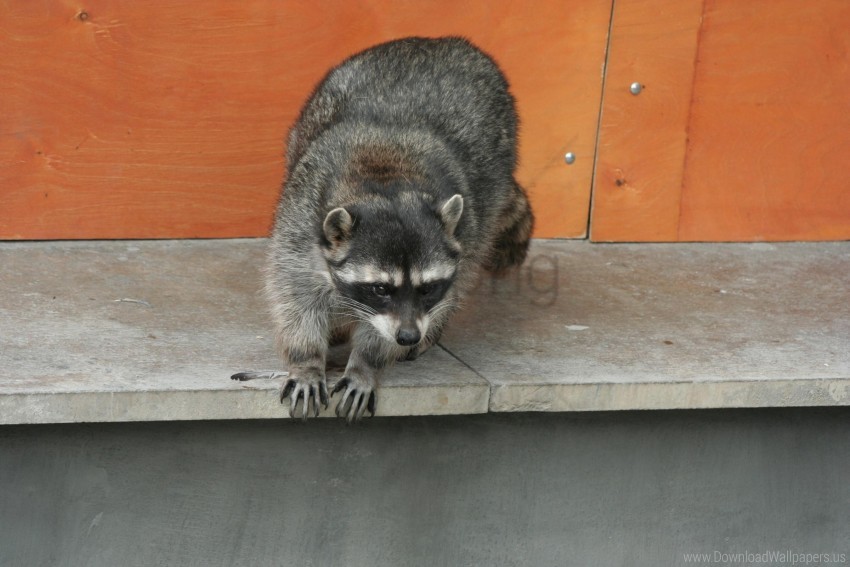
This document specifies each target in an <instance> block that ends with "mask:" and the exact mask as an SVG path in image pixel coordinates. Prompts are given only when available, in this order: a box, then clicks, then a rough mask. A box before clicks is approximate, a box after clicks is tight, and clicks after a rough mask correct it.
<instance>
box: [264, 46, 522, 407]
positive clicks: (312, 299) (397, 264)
mask: <svg viewBox="0 0 850 567" xmlns="http://www.w3.org/2000/svg"><path fill="white" fill-rule="evenodd" d="M516 130H517V118H516V112H515V110H514V102H513V98H512V97H511V95H510V94H509V92H508V85H507V82H506V81H505V79H504V77H503V75H502V74H501V72H500V71H499V69H498V67H497V66H496V64H495V63H494V62H493V61H492V60H491V59H490V58H489V57H488V56H487V55H485V54H484V53H483V52H481V51H480V50H478V49H477V48H476V47H474V46H473V45H472V44H470V43H469V42H468V41H466V40H465V39H462V38H442V39H423V38H408V39H402V40H398V41H393V42H389V43H385V44H381V45H378V46H375V47H373V48H371V49H368V50H366V51H364V52H362V53H359V54H357V55H354V56H353V57H351V58H349V59H347V60H346V61H344V62H343V63H341V64H340V65H338V66H337V67H335V68H334V69H332V70H331V71H330V72H329V73H328V75H327V76H326V77H325V78H324V80H323V81H322V82H321V83H320V84H319V85H318V87H317V88H316V90H315V91H314V92H313V94H312V95H311V97H310V99H309V100H308V101H307V103H306V105H305V106H304V108H303V110H302V111H301V115H300V116H299V118H298V120H297V121H296V123H295V125H294V126H293V128H292V130H291V131H290V134H289V143H288V148H287V176H286V180H285V183H284V189H283V194H282V196H281V199H280V203H279V206H278V209H277V217H276V222H275V225H274V230H273V233H272V237H271V244H270V248H269V254H268V264H267V266H266V286H265V292H266V296H267V299H268V301H269V304H270V306H271V313H272V317H273V320H274V323H275V327H276V338H277V346H278V349H279V350H280V353H281V356H282V357H283V360H284V362H285V363H286V365H287V367H288V370H289V372H290V374H289V377H288V379H287V381H286V383H285V385H284V388H283V390H282V392H281V398H282V400H283V398H285V397H290V398H291V402H290V403H291V406H290V408H291V414H292V415H295V414H296V413H297V411H296V405H297V403H298V402H299V400H300V401H301V403H302V411H301V415H302V416H304V417H306V416H307V414H308V412H309V410H310V408H311V404H312V408H313V410H314V411H313V412H310V413H314V412H317V411H318V405H319V403H322V404H324V405H327V400H326V396H325V395H324V393H325V392H327V387H326V382H325V358H326V356H327V351H328V344H329V342H331V341H333V342H339V340H340V339H341V338H342V339H344V338H346V337H348V338H349V339H350V341H351V343H352V354H351V356H350V358H349V361H348V365H347V367H346V370H345V374H344V377H343V379H342V380H340V382H339V383H337V384H336V386H335V387H334V389H333V391H331V395H333V394H334V393H335V392H342V396H341V399H340V402H339V404H338V406H337V414H338V415H341V416H345V417H347V418H348V420H349V421H351V420H356V419H359V418H360V417H362V416H363V414H364V412H365V411H366V410H367V409H368V410H370V411H371V413H373V414H374V409H375V389H376V387H377V383H378V380H379V378H380V375H381V373H382V372H383V370H384V369H385V368H386V367H388V366H390V365H391V364H392V363H393V362H395V361H396V360H403V359H406V358H413V357H415V356H417V355H418V354H419V353H421V352H423V351H424V350H426V349H427V348H428V347H430V346H431V345H433V344H434V343H435V342H436V341H437V340H438V339H439V337H440V334H441V332H442V328H443V325H444V324H445V323H446V321H447V320H448V319H449V317H450V315H451V314H452V312H453V311H454V310H455V309H456V308H457V306H458V304H459V301H460V299H461V298H462V296H463V294H464V292H466V291H467V290H468V289H469V287H470V286H471V284H472V282H473V281H474V280H475V276H476V273H477V270H478V268H479V267H482V266H483V267H484V268H486V269H488V270H490V271H493V272H501V271H503V270H505V269H508V268H510V267H511V266H514V265H518V264H520V263H521V262H522V261H523V259H524V257H525V253H526V250H527V247H528V238H529V236H530V234H531V229H532V225H533V216H532V213H531V209H530V208H529V206H528V201H527V199H526V196H525V193H524V192H523V190H522V189H521V188H520V186H519V185H518V184H517V183H516V181H515V180H514V177H513V175H514V169H515V167H516ZM446 266H448V267H449V268H451V267H454V268H455V270H454V271H452V270H450V269H446ZM429 268H432V269H431V271H430V273H449V274H453V275H452V279H451V281H447V282H446V283H445V285H444V286H442V287H440V286H437V287H438V288H437V289H435V287H434V286H432V287H430V288H428V287H426V286H423V287H422V288H418V287H414V286H415V285H418V284H419V282H418V281H417V282H416V284H411V283H410V274H411V273H412V272H415V273H416V274H421V273H423V272H426V271H428V269H429ZM336 270H346V271H345V274H346V276H347V280H346V281H345V282H343V281H342V279H341V278H335V277H334V273H335V271H336ZM399 270H403V271H404V274H405V282H406V283H405V286H404V287H403V288H398V289H392V290H391V292H392V293H391V295H390V296H383V295H382V294H383V292H385V291H387V290H386V287H384V288H381V287H374V285H373V287H371V288H369V287H366V284H365V283H364V284H362V285H359V286H358V285H353V286H352V285H349V284H350V283H351V282H350V280H351V278H352V277H353V276H352V274H358V273H361V272H362V273H367V274H371V275H372V276H373V278H372V280H371V281H383V280H382V278H383V279H387V278H389V279H388V280H387V281H393V280H392V276H391V275H390V276H387V274H393V273H395V274H397V273H398V272H399ZM376 274H377V275H376ZM381 274H383V275H381ZM414 278H417V276H414ZM364 290H366V291H364ZM369 290H371V291H369ZM355 291H356V293H355ZM437 293H439V294H440V297H439V301H437V299H436V298H437V295H436V294H437ZM364 294H365V295H364ZM370 294H374V295H370ZM434 301H437V302H436V304H433V305H432V303H433V302H434ZM379 318H380V322H381V324H382V325H384V331H385V332H384V335H382V334H380V333H379V332H378V329H377V328H376V327H375V326H374V325H372V324H370V323H369V321H373V322H375V321H378V319H379ZM423 321H428V326H427V329H426V330H425V333H424V335H421V333H420V329H421V326H422V322H423ZM388 325H393V329H395V325H397V326H398V331H397V335H396V336H397V339H398V340H397V342H392V341H390V340H387V338H386V330H387V326H388ZM413 341H415V342H413ZM402 343H403V344H402Z"/></svg>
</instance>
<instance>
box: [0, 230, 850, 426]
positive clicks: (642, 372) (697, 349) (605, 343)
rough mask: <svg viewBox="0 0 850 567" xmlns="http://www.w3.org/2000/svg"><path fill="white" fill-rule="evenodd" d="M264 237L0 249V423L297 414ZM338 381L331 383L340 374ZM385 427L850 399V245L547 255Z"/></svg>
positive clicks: (396, 376)
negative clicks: (281, 380)
mask: <svg viewBox="0 0 850 567" xmlns="http://www.w3.org/2000/svg"><path fill="white" fill-rule="evenodd" d="M264 246H265V242H264V241H261V240H230V241H227V240H226V241H148V242H137V241H116V242H43V243H0V265H2V270H0V359H2V361H3V364H2V365H0V423H51V422H75V421H134V420H174V419H236V418H272V417H285V416H286V412H285V411H284V410H283V409H282V408H281V406H280V404H279V403H278V401H277V394H276V390H277V387H278V385H277V384H276V383H269V382H267V383H262V382H258V381H254V382H246V383H236V382H233V381H231V380H229V376H230V374H232V373H234V372H237V371H240V370H251V369H274V368H279V362H278V360H277V357H276V355H275V353H274V350H273V348H272V339H271V329H270V325H269V322H268V319H267V317H266V315H265V306H264V305H263V303H262V301H261V298H260V296H259V287H260V275H259V268H260V265H261V264H262V261H263V260H262V258H263V251H264ZM335 376H338V374H335V375H333V376H332V379H334V378H335ZM378 396H379V406H378V413H379V415H384V416H392V415H423V414H463V413H483V412H488V411H529V410H533V411H573V410H582V411H595V410H619V409H625V410H628V409H683V408H712V407H714V408H719V407H764V406H817V405H847V404H850V242H833V243H830V242H826V243H808V244H794V243H788V244H678V245H594V244H590V243H587V242H569V241H538V242H535V243H534V245H533V247H532V250H531V252H530V255H529V259H528V261H527V263H526V264H525V266H523V268H522V269H521V270H519V271H518V272H516V273H515V274H514V275H512V276H510V277H508V278H506V279H503V280H490V279H486V278H484V279H482V280H481V281H480V282H479V285H478V287H477V288H476V290H475V293H474V294H473V295H472V296H471V297H470V299H469V301H468V305H467V307H466V308H465V309H464V310H463V311H462V312H461V313H459V314H458V316H457V317H456V318H455V319H454V320H453V321H452V322H451V323H450V325H449V327H448V330H447V331H446V333H445V335H444V337H443V340H442V341H441V345H440V347H439V348H434V349H431V350H430V351H429V352H428V353H426V354H425V356H423V357H422V358H421V359H419V360H417V361H415V362H413V363H404V364H400V365H398V366H397V367H396V368H394V369H393V370H392V371H390V372H389V373H388V375H387V377H386V379H385V380H384V381H383V382H382V384H381V388H380V390H379V392H378Z"/></svg>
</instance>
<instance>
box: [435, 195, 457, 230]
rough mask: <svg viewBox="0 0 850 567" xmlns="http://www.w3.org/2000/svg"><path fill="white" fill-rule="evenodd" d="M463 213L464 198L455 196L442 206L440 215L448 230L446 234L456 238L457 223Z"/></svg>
mask: <svg viewBox="0 0 850 567" xmlns="http://www.w3.org/2000/svg"><path fill="white" fill-rule="evenodd" d="M462 213H463V196H461V195H460V194H457V195H455V196H454V197H452V198H451V199H449V200H448V201H446V202H445V203H443V204H442V205H440V210H439V213H438V214H439V215H440V220H441V221H443V226H444V227H445V228H446V234H448V235H449V236H454V234H455V229H456V228H457V223H458V221H459V220H460V215H461V214H462Z"/></svg>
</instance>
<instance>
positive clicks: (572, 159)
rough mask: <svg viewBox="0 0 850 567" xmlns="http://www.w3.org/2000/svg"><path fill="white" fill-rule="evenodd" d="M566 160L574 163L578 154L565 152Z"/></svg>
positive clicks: (569, 163) (568, 163)
mask: <svg viewBox="0 0 850 567" xmlns="http://www.w3.org/2000/svg"><path fill="white" fill-rule="evenodd" d="M564 161H565V162H567V165H572V164H574V163H575V161H576V155H575V154H574V153H573V152H567V153H566V154H564Z"/></svg>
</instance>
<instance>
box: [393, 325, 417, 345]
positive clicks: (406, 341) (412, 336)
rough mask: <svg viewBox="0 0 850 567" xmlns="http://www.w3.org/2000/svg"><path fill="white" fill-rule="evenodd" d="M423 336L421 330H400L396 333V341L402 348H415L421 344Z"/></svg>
mask: <svg viewBox="0 0 850 567" xmlns="http://www.w3.org/2000/svg"><path fill="white" fill-rule="evenodd" d="M421 338H422V335H421V334H419V329H416V328H413V329H399V330H398V333H396V336H395V340H396V342H397V343H398V344H400V345H401V346H413V345H415V344H416V343H418V342H419V339H421Z"/></svg>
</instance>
